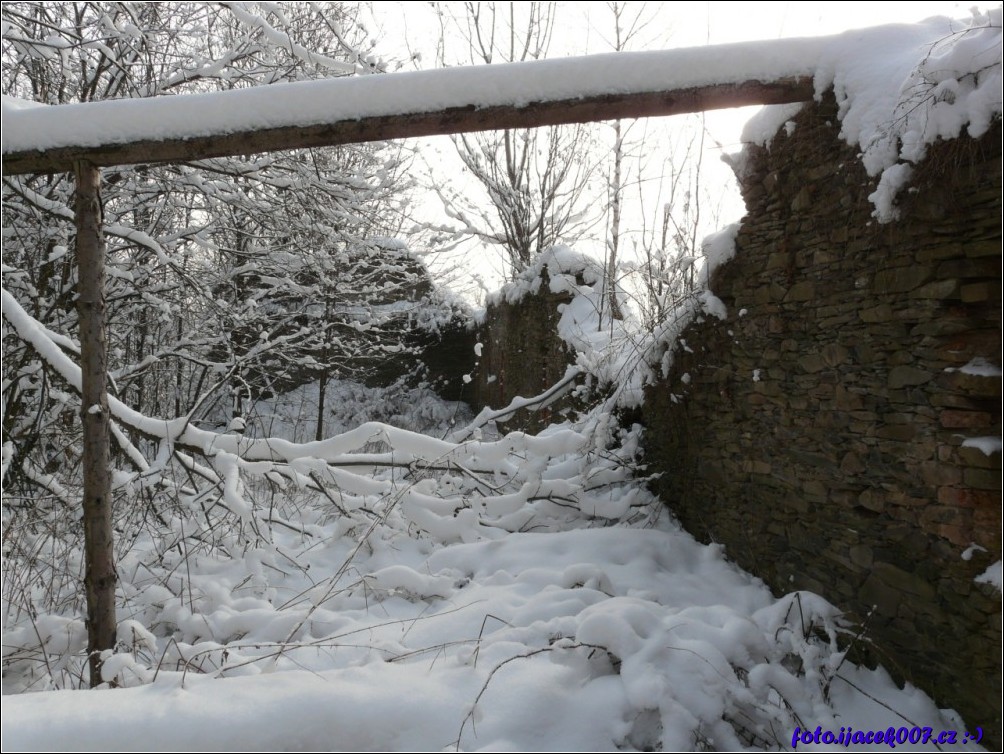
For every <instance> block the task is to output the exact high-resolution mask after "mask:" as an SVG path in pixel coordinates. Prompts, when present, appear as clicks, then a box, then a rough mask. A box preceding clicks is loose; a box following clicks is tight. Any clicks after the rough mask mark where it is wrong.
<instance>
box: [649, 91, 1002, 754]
mask: <svg viewBox="0 0 1004 754" xmlns="http://www.w3.org/2000/svg"><path fill="white" fill-rule="evenodd" d="M838 132H839V123H838V121H837V117H836V107H835V103H834V102H833V100H832V98H830V100H829V101H828V102H824V103H823V104H819V105H811V106H807V107H806V108H805V109H803V111H802V112H801V113H800V114H799V115H798V116H797V118H795V128H794V130H793V131H792V132H791V133H790V135H789V134H787V133H786V132H784V131H782V132H781V133H779V134H778V136H777V137H776V138H775V139H774V141H773V143H772V144H771V146H770V148H769V149H761V148H757V149H753V150H752V153H751V155H750V162H749V163H748V169H747V171H746V175H745V178H743V179H742V184H743V185H742V191H743V195H744V198H745V201H746V206H747V210H748V215H747V217H746V218H745V219H744V221H743V225H742V228H741V230H740V232H739V235H738V238H737V253H736V257H735V258H734V259H733V260H732V261H731V262H729V263H728V264H726V265H724V266H723V267H721V268H720V269H719V270H718V271H717V272H716V273H715V274H714V275H713V277H712V281H711V288H712V290H713V292H714V293H715V294H716V295H717V296H718V297H719V298H721V299H722V300H723V301H724V303H725V304H726V305H727V307H728V318H727V320H725V321H720V320H717V319H714V318H708V319H705V320H704V321H698V322H695V323H694V324H693V325H692V326H691V327H690V328H689V329H688V330H687V331H686V332H685V333H684V335H683V340H684V342H685V345H683V344H681V345H680V346H679V347H678V348H677V351H676V353H675V355H674V360H673V366H672V369H671V372H670V374H669V375H668V377H667V378H666V379H665V380H664V381H663V382H662V383H661V384H659V385H657V386H655V387H653V388H651V389H650V390H649V393H648V396H647V399H646V404H645V414H646V417H647V423H648V432H647V449H646V452H647V460H648V462H649V463H650V464H651V466H650V468H652V467H654V468H657V469H658V470H660V471H663V472H664V475H663V477H662V478H661V480H659V482H658V483H657V487H658V492H659V493H660V494H661V495H662V497H663V499H664V500H665V501H666V502H667V503H668V504H669V505H670V507H671V508H672V509H673V511H674V512H675V513H676V515H677V516H678V517H679V519H680V520H681V522H682V523H683V524H684V526H686V527H687V528H688V529H689V530H690V531H691V532H693V533H694V534H695V535H696V536H698V537H699V538H701V539H703V540H705V541H712V540H713V541H716V542H720V543H723V544H724V545H725V546H726V550H727V552H728V554H729V555H730V556H731V557H732V558H733V559H735V560H736V561H737V562H738V563H739V564H740V565H742V566H743V567H745V568H746V569H748V570H750V571H751V572H752V573H754V574H756V575H758V576H760V577H761V578H763V579H764V581H766V582H767V583H768V584H769V585H770V586H771V587H772V588H773V589H774V590H776V591H777V592H778V593H784V592H789V591H793V590H797V589H809V590H812V591H815V592H818V593H820V594H822V595H824V596H826V597H827V598H828V599H830V600H831V601H832V602H834V603H835V604H837V605H839V606H841V607H842V608H843V609H845V610H846V611H847V614H848V615H849V616H850V617H851V618H852V619H854V620H856V621H858V622H859V625H860V624H865V625H866V629H865V633H864V637H865V638H866V639H867V640H870V642H871V644H870V645H869V644H868V642H865V641H861V640H859V641H858V642H857V643H856V647H858V648H861V647H867V648H868V650H869V651H868V652H866V653H865V654H864V655H862V654H861V653H859V654H858V657H859V659H861V658H864V659H866V660H874V661H878V662H881V663H882V664H884V665H885V667H886V668H887V669H889V670H890V672H892V673H893V674H894V675H895V676H897V677H898V679H899V680H909V681H911V682H912V683H914V684H915V685H917V686H919V687H920V688H922V689H924V690H925V691H926V692H927V693H929V694H930V695H931V696H932V697H933V698H934V699H935V700H936V701H937V702H938V703H939V704H941V705H943V706H949V707H953V708H955V709H956V710H958V711H959V712H960V713H961V714H962V715H963V717H964V719H965V720H966V722H967V723H968V724H969V725H970V726H975V725H980V726H982V727H983V729H984V730H985V731H987V732H988V734H989V736H990V740H991V741H994V740H995V741H996V742H998V743H999V742H1000V741H1001V734H1000V716H1001V705H1000V698H1001V596H1000V593H999V592H997V591H996V589H994V588H993V587H991V586H988V585H986V584H980V583H975V582H974V577H976V576H978V575H979V574H981V573H982V572H983V571H984V570H985V569H986V568H987V566H988V565H990V564H991V563H993V562H995V561H998V560H1000V559H1001V453H1000V450H999V440H998V445H997V447H998V450H996V451H995V452H991V453H990V454H989V455H988V454H987V453H985V452H984V451H983V450H981V449H980V448H979V447H972V445H973V443H971V442H970V443H967V442H966V440H967V438H977V437H995V438H1000V436H1001V378H1000V376H999V371H997V370H996V369H994V367H999V366H1000V364H1001V328H1000V324H1001V129H1000V123H999V122H998V124H997V125H996V127H995V128H994V129H992V131H991V133H989V134H987V135H986V136H985V137H984V138H982V139H979V140H974V139H971V138H969V137H966V136H964V137H962V138H960V139H957V140H955V141H952V142H947V143H940V144H938V145H935V146H934V147H933V148H932V149H931V150H930V154H929V156H928V158H927V159H926V161H925V162H924V163H923V165H921V166H919V168H918V170H917V171H916V174H915V176H914V179H913V181H912V184H911V185H912V188H910V189H908V190H907V191H905V192H904V193H903V194H902V196H901V197H900V206H901V209H902V215H901V220H899V221H896V222H893V223H890V224H880V223H878V222H877V221H875V220H874V219H873V218H872V217H871V213H872V209H873V208H872V206H871V205H870V203H869V201H868V198H867V197H868V194H869V193H871V192H872V191H873V190H874V186H875V182H874V181H873V180H872V179H870V178H869V177H868V176H867V175H866V174H865V172H864V169H863V168H862V166H861V164H860V162H859V161H858V159H857V157H856V150H855V149H852V148H850V147H848V146H847V145H846V144H845V143H844V142H843V141H842V140H841V139H840V138H839V137H838ZM967 365H968V366H967ZM987 365H992V366H990V367H989V368H988V366H987ZM976 444H977V445H978V444H979V443H976ZM973 545H976V546H977V547H973ZM872 606H874V613H873V614H872V615H871V617H870V618H868V619H867V621H866V618H865V616H867V615H868V613H869V611H871V609H872ZM849 722H851V723H853V721H849ZM890 724H896V723H895V721H891V722H890ZM984 744H987V739H984ZM991 745H992V744H991Z"/></svg>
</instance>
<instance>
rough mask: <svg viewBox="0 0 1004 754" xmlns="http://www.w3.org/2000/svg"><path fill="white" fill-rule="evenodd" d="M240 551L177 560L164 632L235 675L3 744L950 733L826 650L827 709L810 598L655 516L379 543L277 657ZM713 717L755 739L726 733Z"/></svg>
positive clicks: (305, 559)
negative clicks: (811, 634)
mask: <svg viewBox="0 0 1004 754" xmlns="http://www.w3.org/2000/svg"><path fill="white" fill-rule="evenodd" d="M335 526H337V524H336V525H335ZM328 533H329V534H330V533H331V532H330V531H329V532H328ZM292 544H293V543H292V541H291V540H289V541H286V542H284V543H283V546H276V548H275V550H276V552H280V551H285V548H286V547H288V546H290V545H292ZM344 545H345V542H344V541H342V540H338V539H327V540H326V544H323V545H321V546H315V547H313V548H309V549H307V550H306V551H304V552H303V553H302V554H301V556H300V557H298V558H297V560H298V561H299V562H300V564H301V565H302V566H304V567H307V566H309V570H308V571H307V573H316V574H324V573H330V572H331V571H332V570H333V569H336V568H337V567H338V565H337V564H338V562H339V561H340V560H341V559H342V557H343V556H344ZM430 549H431V552H428V554H427V553H426V551H427V550H430ZM266 560H267V559H266ZM247 565H248V562H247V561H246V560H245V559H238V560H235V561H234V562H232V563H229V564H225V563H218V562H217V563H212V562H204V563H203V562H200V563H198V564H197V566H200V570H201V574H200V575H198V576H196V575H194V574H193V576H192V579H193V582H194V584H195V586H194V587H193V588H194V590H195V595H196V597H195V599H196V600H197V601H199V600H200V597H199V596H198V595H199V594H200V593H202V594H203V595H204V597H203V598H202V602H203V603H204V604H205V605H206V608H208V607H209V604H210V603H215V609H212V608H209V609H206V608H204V611H203V612H201V613H200V614H191V613H188V612H187V611H186V610H185V609H184V607H183V606H177V605H176V606H175V622H176V625H177V626H178V627H179V628H178V629H177V631H176V633H186V631H187V632H195V633H197V631H196V630H195V628H194V624H195V623H197V622H200V621H201V622H203V624H204V627H203V631H204V632H205V633H212V634H220V633H223V634H225V633H227V632H232V633H233V634H234V636H235V637H236V636H238V635H243V638H241V639H237V638H234V639H232V640H231V641H230V642H228V644H229V658H228V660H227V664H228V667H230V670H229V671H227V672H226V673H225V675H228V676H229V675H234V676H240V675H241V674H247V675H244V676H243V677H232V678H228V679H225V680H214V679H213V675H214V674H213V673H211V672H209V673H206V674H203V675H200V674H199V673H197V672H195V671H194V670H193V671H192V672H188V673H185V672H179V671H176V670H174V669H171V670H162V671H161V672H160V673H159V675H158V677H157V679H156V680H155V681H154V682H153V683H152V684H148V685H144V686H141V687H138V688H130V689H121V690H115V691H103V692H102V691H95V692H76V691H54V692H45V693H36V694H22V695H17V696H13V697H11V696H7V697H5V699H4V720H3V738H4V747H5V749H8V750H14V749H17V750H46V749H50V750H66V749H86V750H109V751H122V750H131V749H136V750H139V749H158V750H171V749H174V750H186V749H190V750H193V749H206V750H241V749H244V750H263V749H276V750H370V751H372V750H408V749H418V750H442V749H444V748H448V749H453V748H455V747H456V746H457V744H458V742H459V745H460V748H461V749H462V750H506V749H508V750H534V749H539V750H559V749H563V750H612V749H621V750H645V749H646V748H649V747H652V746H658V745H659V743H660V741H661V746H662V748H664V749H667V750H672V749H682V750H692V749H695V748H697V747H700V746H702V745H707V746H711V747H713V748H716V749H730V748H736V747H740V746H744V745H745V744H746V743H747V742H748V743H752V744H754V747H755V748H760V747H762V746H769V747H770V748H778V747H781V748H787V747H788V746H790V737H791V734H792V730H793V725H792V721H793V720H796V719H800V720H801V721H802V722H803V724H804V726H806V727H809V726H811V727H815V726H816V725H822V726H823V728H824V729H826V728H827V727H829V728H832V729H833V730H834V731H838V730H839V729H840V727H841V726H846V725H852V726H854V727H855V728H857V729H863V730H865V729H869V728H873V729H874V728H883V729H884V728H886V727H888V726H890V725H892V726H901V725H910V723H908V722H905V721H904V720H905V719H909V720H912V721H915V722H917V724H919V725H932V726H934V727H935V728H936V729H937V728H940V727H946V728H956V729H958V728H959V727H960V726H959V725H958V724H953V723H952V722H951V721H950V720H949V719H945V718H943V717H942V716H941V715H940V714H939V712H938V711H937V710H936V709H935V708H934V706H933V705H932V703H931V702H930V700H929V699H927V697H925V696H924V695H923V694H922V693H920V692H918V691H915V690H907V691H900V690H897V689H896V688H895V686H894V685H893V684H892V683H891V682H890V681H889V680H888V678H887V676H885V674H884V673H883V672H882V671H878V672H871V671H863V670H859V669H857V668H854V667H852V666H850V665H848V664H845V665H844V666H842V667H840V669H839V671H838V674H837V678H836V680H834V681H833V682H832V685H831V688H830V692H829V700H828V701H827V700H826V699H825V698H824V695H823V692H822V685H823V680H824V676H827V675H828V674H831V673H832V672H833V670H834V668H835V667H836V666H837V665H838V664H839V659H840V657H839V655H836V654H833V653H832V652H831V649H830V647H828V646H827V644H826V642H825V641H823V642H822V643H820V642H818V641H809V642H806V641H805V639H804V636H803V634H802V633H801V630H800V628H799V625H800V623H802V622H804V623H805V624H806V625H808V624H811V623H812V624H815V625H816V626H818V627H823V626H825V625H827V624H830V625H832V624H831V623H830V621H831V619H832V617H833V610H832V608H830V607H829V606H828V605H826V603H824V602H823V601H822V600H821V599H819V598H818V597H815V596H814V595H810V594H804V593H803V594H802V595H801V596H800V598H799V599H798V600H795V599H793V597H791V596H789V597H785V598H782V599H781V600H775V599H774V598H773V597H772V596H771V595H770V594H769V592H768V591H767V589H766V588H765V587H764V586H763V585H762V584H761V583H760V582H759V581H757V580H755V579H752V578H751V577H749V576H748V575H747V574H745V573H743V572H741V571H740V570H738V569H737V568H735V567H734V566H733V565H731V564H730V563H729V562H727V561H726V560H725V559H724V557H723V554H722V552H721V550H720V548H718V547H715V546H703V545H700V544H698V543H696V542H695V541H694V540H693V539H692V538H691V537H690V536H689V535H687V534H685V533H683V532H681V531H679V530H678V529H677V528H676V526H675V525H674V524H672V523H670V522H668V521H665V520H664V521H662V522H661V524H660V526H659V527H658V529H637V528H622V527H612V528H602V529H580V530H573V531H567V532H551V533H540V534H512V535H509V536H507V537H505V538H504V539H500V540H497V541H493V542H478V543H473V544H454V545H448V546H444V547H438V548H430V547H429V546H428V543H427V542H422V541H421V540H417V539H413V538H408V537H406V536H394V535H390V536H383V537H381V538H380V539H379V540H378V541H374V548H373V553H372V554H371V555H369V556H366V557H361V558H359V560H358V562H357V563H356V566H355V569H356V574H355V576H353V578H352V579H350V583H351V584H353V586H350V587H349V588H346V589H344V590H337V593H335V594H333V595H330V596H329V598H328V599H327V601H322V600H321V599H319V598H317V597H316V595H314V596H313V598H312V600H311V602H312V604H315V605H316V610H315V611H314V613H313V614H312V616H311V617H310V619H309V621H308V623H307V625H305V626H304V628H303V629H301V632H302V633H301V635H300V636H299V638H300V639H301V641H300V642H299V644H300V646H299V647H298V648H291V649H288V650H286V651H285V652H283V653H282V654H281V655H277V654H276V652H275V647H274V646H270V645H269V642H270V641H273V640H276V639H277V638H280V637H281V635H282V634H284V633H286V632H287V631H289V630H290V629H291V622H292V621H291V620H290V618H289V616H288V615H287V614H286V613H284V612H282V611H276V610H275V609H274V605H275V604H276V603H278V602H282V601H284V600H285V601H289V600H290V599H291V598H292V600H295V599H297V598H296V597H295V596H294V595H293V593H292V592H293V590H291V589H289V588H284V587H280V588H277V587H271V588H264V589H262V588H256V587H253V586H252V585H251V584H245V585H244V586H241V582H242V581H246V579H243V578H242V577H241V573H243V572H246V570H247V569H246V567H245V566H247ZM252 572H253V571H252ZM254 581H258V579H255V580H254ZM277 583H278V582H277ZM319 583H321V584H322V586H323V585H324V582H319ZM147 591H148V592H151V594H150V598H151V601H153V600H155V599H156V598H157V597H158V594H159V592H158V590H157V589H155V588H150V589H148V590H147ZM214 591H215V594H213V592H214ZM322 591H323V593H324V594H325V595H326V596H327V595H328V590H327V589H326V588H325V589H323V590H322ZM255 592H260V593H261V594H260V595H259V596H252V595H253V594H254V593H255ZM160 596H161V597H162V595H160ZM304 596H305V597H311V596H312V595H310V594H307V595H304ZM265 598H269V599H270V601H269V600H266V599H265ZM136 602H137V603H139V602H142V600H141V599H137V600H136ZM287 612H288V611H287ZM186 613H187V614H186ZM163 614H164V615H165V616H166V615H168V611H166V610H165V611H164V613H163ZM165 620H166V618H165ZM210 626H211V628H210ZM152 628H153V629H154V630H155V631H158V627H157V626H152ZM160 628H163V627H160ZM308 637H311V638H308ZM582 645H591V646H582ZM193 647H198V648H199V649H200V650H201V651H202V652H203V654H202V656H201V660H194V659H193V661H192V665H195V664H201V666H202V668H203V670H205V671H209V670H211V669H212V668H213V667H214V666H215V665H217V664H218V663H219V662H220V660H221V649H222V647H221V645H220V644H215V643H213V642H203V643H202V644H201V645H200V644H198V643H197V642H196V643H195V644H193ZM597 647H602V648H597ZM526 655H529V656H526ZM189 656H190V657H191V656H192V655H189ZM512 658H517V659H512ZM796 658H797V659H796ZM252 659H257V662H255V663H254V664H247V665H242V663H243V662H245V661H249V660H252ZM508 660H512V661H510V662H507V661H508ZM799 665H801V669H799V670H797V671H796V668H797V666H799ZM792 671H796V672H794V673H793V672H792ZM493 672H494V675H492V673H493ZM216 675H219V674H218V673H217V674H216ZM842 678H845V679H848V680H850V681H852V682H853V683H854V684H855V685H857V686H859V687H861V688H863V689H866V690H867V691H868V693H869V694H871V695H873V696H876V697H878V698H881V699H883V700H884V702H885V703H886V704H888V705H889V706H890V707H892V708H893V709H895V710H897V711H898V712H899V713H900V714H901V715H902V716H903V718H899V717H897V716H896V715H894V714H892V713H891V712H890V711H889V710H888V709H885V708H884V707H882V706H880V705H879V704H876V703H875V702H874V701H872V700H870V699H868V698H867V697H866V696H865V695H863V694H861V693H858V692H855V691H854V690H853V689H852V688H851V687H850V686H849V685H847V683H846V682H845V681H844V680H841V679H842ZM483 689H486V690H484V693H483V694H482V695H481V696H480V699H479V700H478V695H479V693H480V692H481V691H482V690H483ZM772 689H773V690H772ZM782 696H783V697H784V700H783V701H782V699H781V697H782ZM475 700H478V701H477V704H476V705H475ZM786 704H788V705H791V707H792V708H793V710H794V713H795V715H797V718H796V717H795V716H794V715H792V714H791V713H789V712H788V710H787V709H786V706H785V705H786ZM726 719H727V720H729V721H731V722H732V723H735V724H736V726H737V727H739V728H740V729H742V728H744V727H745V728H748V729H749V730H751V731H753V732H755V735H756V737H755V738H753V739H748V740H747V741H743V740H742V739H740V738H739V737H738V736H737V734H736V732H735V729H734V727H733V725H731V724H730V723H729V722H726ZM96 720H100V724H97V725H96V724H95V721H96ZM794 724H797V723H794ZM786 742H787V745H786ZM801 748H811V747H801ZM880 748H881V747H880Z"/></svg>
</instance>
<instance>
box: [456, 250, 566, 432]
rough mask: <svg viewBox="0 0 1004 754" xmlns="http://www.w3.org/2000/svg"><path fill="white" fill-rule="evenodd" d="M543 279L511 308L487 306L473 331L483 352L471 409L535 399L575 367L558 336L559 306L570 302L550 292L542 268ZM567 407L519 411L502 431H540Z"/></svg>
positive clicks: (501, 303) (563, 295)
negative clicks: (569, 369) (517, 400)
mask: <svg viewBox="0 0 1004 754" xmlns="http://www.w3.org/2000/svg"><path fill="white" fill-rule="evenodd" d="M541 277H542V279H543V280H542V282H541V284H540V287H539V289H538V290H537V291H535V292H530V293H526V294H524V295H523V296H522V297H521V298H520V299H519V300H518V301H516V302H515V303H510V302H508V301H506V300H505V299H504V298H503V299H502V300H499V301H496V302H495V303H492V304H489V305H488V307H487V309H486V312H485V318H484V323H483V324H482V325H481V326H480V327H478V328H477V331H476V336H477V339H478V341H479V342H480V343H481V344H482V348H481V358H480V361H479V362H478V364H477V368H476V369H475V370H474V374H473V384H472V385H471V388H472V390H471V392H470V395H471V398H470V400H469V403H471V405H472V406H474V408H475V409H481V408H484V407H486V406H490V407H491V408H495V409H499V408H504V407H506V406H508V405H509V403H510V401H512V399H513V398H516V397H523V398H532V397H534V396H536V395H539V394H541V393H542V392H544V391H545V390H547V389H548V388H549V387H551V386H552V385H554V384H556V383H557V382H558V381H559V380H561V378H562V377H564V376H565V371H566V370H567V369H568V366H569V365H570V364H572V363H574V362H575V354H574V353H573V352H572V350H571V349H570V347H569V346H568V345H567V344H566V343H565V342H564V341H563V340H562V339H561V338H560V337H559V336H558V320H559V319H560V318H561V312H560V307H561V306H562V305H563V304H568V303H569V302H570V301H571V300H572V297H571V295H570V294H569V293H565V292H562V293H552V292H550V291H549V289H548V272H547V268H546V267H544V268H543V269H542V270H541ZM569 405H570V404H569V401H568V399H567V398H564V399H560V400H558V401H556V402H554V403H552V404H550V405H549V406H547V407H545V408H542V409H540V410H533V411H531V410H525V411H520V412H518V413H517V414H515V415H514V416H513V418H512V419H510V420H509V421H507V422H505V423H504V424H503V429H506V430H509V431H511V430H516V429H518V430H522V431H526V432H539V431H540V430H542V429H543V428H544V427H546V426H547V425H548V424H550V423H551V422H552V421H560V417H558V416H556V414H558V413H560V412H561V411H562V410H563V409H565V408H567V407H568V406H569Z"/></svg>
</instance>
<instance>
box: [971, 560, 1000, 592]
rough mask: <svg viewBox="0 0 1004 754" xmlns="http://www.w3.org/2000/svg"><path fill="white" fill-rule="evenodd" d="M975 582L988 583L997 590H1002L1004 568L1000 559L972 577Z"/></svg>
mask: <svg viewBox="0 0 1004 754" xmlns="http://www.w3.org/2000/svg"><path fill="white" fill-rule="evenodd" d="M973 581H975V582H976V583H977V584H990V585H991V586H993V587H994V588H995V589H997V591H998V592H1004V568H1002V563H1001V561H999V560H998V561H997V562H996V563H992V564H991V565H989V566H987V570H985V571H984V572H983V573H981V574H980V575H979V576H977V577H976V578H975V579H973Z"/></svg>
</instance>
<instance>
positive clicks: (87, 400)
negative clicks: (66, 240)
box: [73, 160, 117, 687]
mask: <svg viewBox="0 0 1004 754" xmlns="http://www.w3.org/2000/svg"><path fill="white" fill-rule="evenodd" d="M73 167H74V174H75V176H76V181H77V195H76V205H75V208H74V209H75V218H74V219H75V222H76V226H77V241H76V250H77V271H78V278H79V279H78V282H77V290H78V294H79V295H78V298H77V313H78V318H79V329H80V371H81V382H82V384H81V406H80V415H81V420H82V423H83V428H84V447H83V467H84V500H83V508H84V563H85V575H84V587H85V589H86V593H87V652H88V663H89V666H90V680H91V686H92V687H93V686H97V685H98V684H99V683H101V652H102V651H103V650H106V649H113V648H114V647H115V633H116V620H115V584H116V581H117V577H116V574H115V553H114V548H113V546H112V545H113V540H112V495H111V479H112V477H111V456H110V452H109V414H108V390H107V371H108V356H107V346H106V338H105V239H104V233H103V232H102V229H101V222H102V216H101V171H100V170H98V168H96V167H94V165H92V164H91V163H89V162H87V161H85V160H78V161H76V162H75V163H74V166H73Z"/></svg>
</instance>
